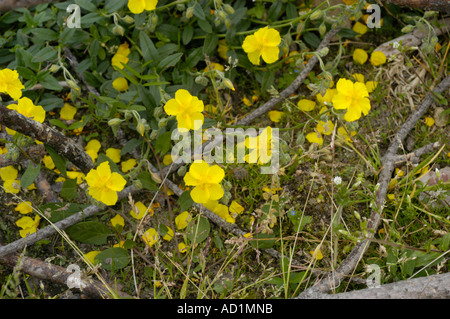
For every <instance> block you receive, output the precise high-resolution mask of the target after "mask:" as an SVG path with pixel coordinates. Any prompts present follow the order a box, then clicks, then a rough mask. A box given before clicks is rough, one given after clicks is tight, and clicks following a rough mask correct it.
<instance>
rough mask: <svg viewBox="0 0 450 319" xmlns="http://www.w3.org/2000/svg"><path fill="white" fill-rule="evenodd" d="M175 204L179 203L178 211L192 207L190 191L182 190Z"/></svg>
mask: <svg viewBox="0 0 450 319" xmlns="http://www.w3.org/2000/svg"><path fill="white" fill-rule="evenodd" d="M177 204H178V205H180V212H184V211H185V210H189V209H190V208H192V206H193V205H194V201H193V200H192V198H191V191H184V192H183V193H182V194H181V196H180V197H179V198H178V201H177Z"/></svg>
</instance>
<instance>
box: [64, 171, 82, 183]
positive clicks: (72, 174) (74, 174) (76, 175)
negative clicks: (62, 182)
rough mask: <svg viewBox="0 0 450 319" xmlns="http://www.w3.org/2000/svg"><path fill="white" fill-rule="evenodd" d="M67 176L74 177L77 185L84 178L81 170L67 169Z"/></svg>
mask: <svg viewBox="0 0 450 319" xmlns="http://www.w3.org/2000/svg"><path fill="white" fill-rule="evenodd" d="M67 177H68V178H70V179H76V180H77V184H78V185H80V184H81V183H83V181H84V179H85V178H86V176H85V175H84V173H83V172H76V171H67Z"/></svg>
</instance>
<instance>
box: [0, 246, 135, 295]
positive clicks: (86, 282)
mask: <svg viewBox="0 0 450 319" xmlns="http://www.w3.org/2000/svg"><path fill="white" fill-rule="evenodd" d="M18 262H20V264H19V265H20V270H21V271H22V272H24V273H26V274H29V275H31V276H33V277H36V278H38V279H41V280H49V281H52V282H55V283H58V284H61V285H63V286H68V283H69V282H70V281H69V279H70V278H69V277H70V276H71V275H73V273H72V272H71V271H68V269H67V268H64V267H60V266H57V265H53V264H50V263H46V262H43V261H41V260H39V259H36V258H30V257H26V256H19V255H17V254H13V255H9V256H3V257H0V264H2V265H4V266H8V267H11V268H14V267H16V265H17V263H18ZM76 279H79V281H78V280H77V282H76V283H75V284H76V286H75V287H80V291H81V292H82V293H83V294H85V295H87V296H89V297H91V298H102V299H109V298H111V297H112V296H111V292H110V291H109V290H108V289H107V288H106V287H105V285H104V284H103V283H102V282H100V281H98V280H96V279H93V278H83V276H81V274H80V277H79V278H78V277H76ZM113 293H114V294H116V295H117V297H121V298H129V297H131V296H130V295H128V294H126V293H124V292H121V291H118V290H115V291H114V292H113Z"/></svg>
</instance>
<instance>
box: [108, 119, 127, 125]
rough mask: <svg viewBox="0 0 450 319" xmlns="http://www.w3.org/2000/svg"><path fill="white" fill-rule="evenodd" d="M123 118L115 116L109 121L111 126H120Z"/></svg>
mask: <svg viewBox="0 0 450 319" xmlns="http://www.w3.org/2000/svg"><path fill="white" fill-rule="evenodd" d="M122 121H123V120H121V119H118V118H113V119H110V120H109V121H108V125H109V126H118V125H119V124H120V123H121V122H122Z"/></svg>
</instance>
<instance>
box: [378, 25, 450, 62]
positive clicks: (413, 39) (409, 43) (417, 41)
mask: <svg viewBox="0 0 450 319" xmlns="http://www.w3.org/2000/svg"><path fill="white" fill-rule="evenodd" d="M438 25H439V26H441V27H435V26H433V29H432V30H430V32H431V33H432V34H435V35H436V36H440V35H441V34H443V33H446V32H449V30H450V18H446V19H442V20H439V21H438ZM427 36H428V30H427V32H423V31H421V30H419V29H418V28H416V29H414V30H413V31H411V32H410V33H407V34H404V35H402V36H400V37H398V38H395V39H393V40H389V41H388V42H385V43H383V44H381V45H379V46H378V47H377V48H376V49H375V50H374V51H381V52H383V53H384V55H385V56H386V58H387V59H389V58H391V57H393V56H394V55H397V54H400V53H401V52H400V51H399V50H398V49H397V48H396V46H397V45H400V44H401V46H402V47H403V48H406V49H408V48H412V47H418V46H420V45H421V44H422V41H423V40H424V39H425V38H426V37H427Z"/></svg>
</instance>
